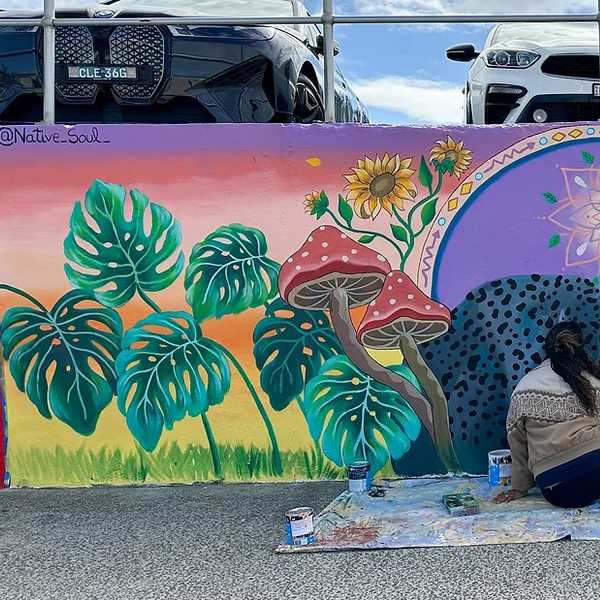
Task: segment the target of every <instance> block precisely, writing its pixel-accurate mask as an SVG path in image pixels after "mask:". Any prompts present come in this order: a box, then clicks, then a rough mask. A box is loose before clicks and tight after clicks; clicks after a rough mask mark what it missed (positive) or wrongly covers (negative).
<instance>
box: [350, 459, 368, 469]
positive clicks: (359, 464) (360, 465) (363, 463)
mask: <svg viewBox="0 0 600 600" xmlns="http://www.w3.org/2000/svg"><path fill="white" fill-rule="evenodd" d="M370 466H371V464H370V463H369V461H368V460H356V461H354V462H353V463H351V464H350V468H351V469H364V468H365V467H367V468H369V467H370Z"/></svg>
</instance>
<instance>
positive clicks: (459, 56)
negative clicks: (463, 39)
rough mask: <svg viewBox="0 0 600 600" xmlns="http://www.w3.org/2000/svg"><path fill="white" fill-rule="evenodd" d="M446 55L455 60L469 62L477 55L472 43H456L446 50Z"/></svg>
mask: <svg viewBox="0 0 600 600" xmlns="http://www.w3.org/2000/svg"><path fill="white" fill-rule="evenodd" d="M446 56H447V57H448V58H449V59H450V60H455V61H456V62H471V61H472V60H475V59H476V58H477V57H478V56H479V52H477V50H475V46H473V44H458V45H457V46H452V48H448V50H446Z"/></svg>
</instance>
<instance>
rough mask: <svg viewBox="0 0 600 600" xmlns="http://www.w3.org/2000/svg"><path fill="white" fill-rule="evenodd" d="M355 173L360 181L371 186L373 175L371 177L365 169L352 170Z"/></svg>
mask: <svg viewBox="0 0 600 600" xmlns="http://www.w3.org/2000/svg"><path fill="white" fill-rule="evenodd" d="M352 170H353V171H354V173H356V176H357V177H358V180H359V181H361V182H362V183H366V184H369V183H371V179H373V178H372V177H371V175H369V174H368V173H367V171H365V170H364V169H352Z"/></svg>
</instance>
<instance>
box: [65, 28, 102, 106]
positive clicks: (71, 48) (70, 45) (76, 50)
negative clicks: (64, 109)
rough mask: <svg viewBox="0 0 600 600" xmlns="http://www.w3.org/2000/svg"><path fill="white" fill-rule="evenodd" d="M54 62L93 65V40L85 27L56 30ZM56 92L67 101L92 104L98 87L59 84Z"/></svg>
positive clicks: (83, 84) (82, 84)
mask: <svg viewBox="0 0 600 600" xmlns="http://www.w3.org/2000/svg"><path fill="white" fill-rule="evenodd" d="M56 62H57V64H64V65H92V64H94V62H95V51H94V38H93V37H92V34H91V32H90V30H89V29H88V28H87V27H70V26H69V27H58V28H57V29H56ZM56 90H57V91H58V93H59V94H60V95H61V96H63V97H64V98H65V99H67V100H79V101H82V102H85V101H88V102H92V101H93V100H94V98H95V97H96V94H97V93H98V85H96V84H95V83H65V82H59V83H57V85H56Z"/></svg>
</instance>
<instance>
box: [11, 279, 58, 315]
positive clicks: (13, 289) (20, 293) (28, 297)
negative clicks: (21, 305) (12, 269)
mask: <svg viewBox="0 0 600 600" xmlns="http://www.w3.org/2000/svg"><path fill="white" fill-rule="evenodd" d="M0 290H6V291H7V292H12V293H13V294H17V296H21V297H22V298H25V299H26V300H29V302H31V303H32V304H35V306H37V307H38V308H39V309H41V310H43V311H44V312H45V313H47V312H48V309H47V308H46V307H45V306H44V305H43V304H42V303H41V302H40V301H39V300H37V299H36V298H34V297H33V296H32V295H31V294H28V293H27V292H24V291H23V290H21V289H19V288H16V287H13V286H12V285H8V284H6V283H2V284H0Z"/></svg>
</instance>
